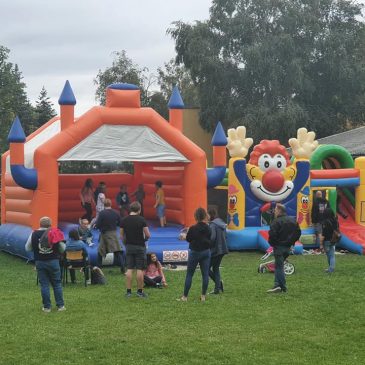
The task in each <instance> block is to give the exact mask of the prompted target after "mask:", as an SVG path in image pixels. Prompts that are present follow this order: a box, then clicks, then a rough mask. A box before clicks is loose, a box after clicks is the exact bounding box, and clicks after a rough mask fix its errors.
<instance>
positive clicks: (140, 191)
mask: <svg viewBox="0 0 365 365" xmlns="http://www.w3.org/2000/svg"><path fill="white" fill-rule="evenodd" d="M132 196H133V197H135V198H136V201H137V202H138V203H139V204H141V213H140V215H141V216H142V217H143V200H144V198H145V197H146V193H145V192H144V189H143V184H139V185H138V188H137V190H136V191H135V192H134V193H133V194H132Z"/></svg>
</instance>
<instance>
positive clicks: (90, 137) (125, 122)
mask: <svg viewBox="0 0 365 365" xmlns="http://www.w3.org/2000/svg"><path fill="white" fill-rule="evenodd" d="M59 104H60V116H59V117H55V118H53V119H52V120H50V121H49V122H47V123H46V124H45V125H43V126H42V127H41V128H39V129H38V130H37V131H36V132H34V133H33V134H31V135H30V136H28V137H27V138H26V136H25V135H24V132H23V129H22V126H21V123H20V121H19V119H16V120H15V121H14V123H13V125H12V128H11V130H10V133H9V137H8V141H9V143H10V149H9V151H8V152H6V153H5V154H4V155H3V156H2V166H3V168H2V174H1V182H2V191H1V221H2V225H1V226H0V249H2V250H4V251H8V252H10V253H13V254H16V255H19V256H22V257H25V258H31V256H29V255H28V253H27V252H25V250H24V245H25V243H26V241H27V238H28V236H29V234H30V233H31V231H32V229H36V228H38V226H39V219H40V218H41V217H43V216H48V217H50V218H51V219H52V222H53V226H58V227H59V228H60V229H62V230H63V232H64V233H65V235H66V236H67V234H68V232H69V231H70V229H72V228H75V227H76V226H77V222H78V220H79V217H81V216H82V215H83V209H82V207H81V205H80V195H79V194H80V189H81V187H82V186H83V184H84V182H85V180H86V179H87V178H92V179H93V180H94V182H95V183H97V182H100V181H104V182H105V183H106V186H107V191H106V196H107V197H109V198H111V200H112V202H113V206H114V208H116V206H115V204H116V203H115V196H116V195H117V193H118V191H119V187H120V185H122V184H125V185H126V186H127V190H128V192H133V191H135V189H136V187H137V186H138V184H143V185H144V189H145V192H146V199H145V201H144V215H145V217H146V219H148V220H153V219H154V220H156V217H155V216H156V213H155V209H154V208H153V205H154V203H155V198H154V194H155V186H154V184H155V182H156V181H157V180H160V181H162V182H163V187H164V191H165V200H166V206H167V209H166V216H167V221H168V222H169V223H170V225H169V227H167V228H163V229H162V228H160V229H158V228H155V229H154V228H153V227H152V238H151V240H150V241H149V250H150V251H154V252H156V253H157V254H158V256H159V259H160V260H164V261H165V262H166V261H175V262H176V261H186V260H187V252H188V251H187V247H188V245H187V243H186V242H185V241H179V240H178V233H179V231H180V230H181V228H182V227H184V226H189V225H191V224H193V223H194V211H195V209H196V208H198V207H200V206H202V207H206V206H207V187H208V186H215V185H216V184H218V183H219V182H220V181H221V180H222V178H223V177H224V174H225V170H226V151H225V144H226V141H224V145H223V146H220V145H219V143H218V144H217V145H216V146H213V150H215V152H214V153H215V161H216V163H215V165H214V166H216V167H215V168H212V169H209V170H207V168H206V155H205V152H204V151H203V150H201V149H200V148H199V147H198V146H197V145H195V144H194V143H193V142H192V141H190V140H189V139H188V138H186V137H185V136H184V135H183V133H182V121H183V108H184V104H183V101H182V98H181V96H180V93H179V91H178V89H177V88H175V89H174V90H173V93H172V96H171V98H170V101H169V105H168V106H169V121H166V120H165V119H164V118H163V117H161V116H160V115H159V114H158V113H157V112H156V111H154V110H153V109H151V108H144V107H141V105H140V90H139V88H138V87H137V86H135V85H132V84H113V85H110V86H109V87H108V88H107V90H106V105H105V106H95V107H93V108H92V109H90V110H89V111H88V112H86V113H85V114H83V115H82V116H81V117H79V118H75V117H74V106H75V104H76V98H75V96H74V94H73V91H72V89H71V86H70V84H69V82H68V81H67V82H66V84H65V87H64V89H63V91H62V93H61V96H60V98H59ZM219 127H220V128H222V127H221V126H219ZM223 133H224V132H223ZM62 161H129V162H132V163H133V173H109V174H82V173H81V172H80V173H78V174H62V173H60V172H59V163H60V162H62ZM94 235H95V237H94V242H95V245H94V246H93V247H89V256H90V257H91V260H92V261H94V260H95V258H96V253H97V242H98V233H97V232H96V231H95V232H94Z"/></svg>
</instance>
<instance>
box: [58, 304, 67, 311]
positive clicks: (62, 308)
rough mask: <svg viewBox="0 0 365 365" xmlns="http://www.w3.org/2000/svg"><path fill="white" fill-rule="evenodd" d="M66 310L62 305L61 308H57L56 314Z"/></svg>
mask: <svg viewBox="0 0 365 365" xmlns="http://www.w3.org/2000/svg"><path fill="white" fill-rule="evenodd" d="M65 310H66V307H65V306H64V305H63V306H62V307H58V309H57V311H58V312H64V311H65Z"/></svg>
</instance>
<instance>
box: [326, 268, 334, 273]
mask: <svg viewBox="0 0 365 365" xmlns="http://www.w3.org/2000/svg"><path fill="white" fill-rule="evenodd" d="M334 271H335V270H334V269H326V270H324V272H326V273H327V274H331V273H333V272H334Z"/></svg>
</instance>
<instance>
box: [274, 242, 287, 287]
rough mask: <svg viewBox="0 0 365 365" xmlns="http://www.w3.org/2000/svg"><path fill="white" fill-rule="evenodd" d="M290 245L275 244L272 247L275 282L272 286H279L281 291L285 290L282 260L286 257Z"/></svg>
mask: <svg viewBox="0 0 365 365" xmlns="http://www.w3.org/2000/svg"><path fill="white" fill-rule="evenodd" d="M289 253H290V247H288V246H276V247H274V257H275V282H274V287H277V286H280V288H281V290H282V291H286V290H287V288H286V280H285V273H284V261H285V260H286V259H287V258H288V256H289Z"/></svg>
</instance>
